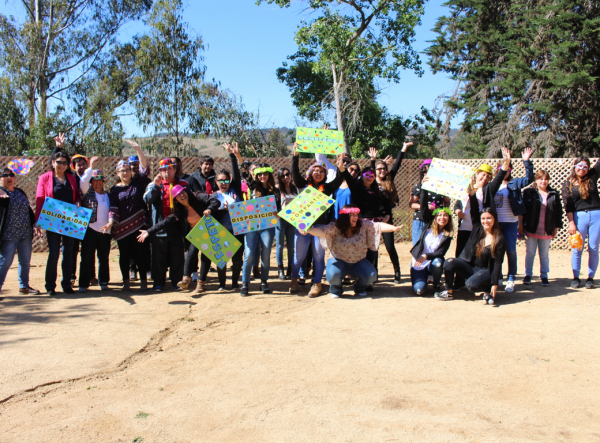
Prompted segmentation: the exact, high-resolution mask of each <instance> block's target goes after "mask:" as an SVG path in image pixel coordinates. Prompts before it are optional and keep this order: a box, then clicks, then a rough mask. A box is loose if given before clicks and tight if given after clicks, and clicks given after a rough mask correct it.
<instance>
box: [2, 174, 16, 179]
mask: <svg viewBox="0 0 600 443" xmlns="http://www.w3.org/2000/svg"><path fill="white" fill-rule="evenodd" d="M14 176H15V174H2V175H0V177H2V178H10V177H14Z"/></svg>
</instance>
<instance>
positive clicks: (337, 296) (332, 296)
mask: <svg viewBox="0 0 600 443" xmlns="http://www.w3.org/2000/svg"><path fill="white" fill-rule="evenodd" d="M330 294H331V298H340V296H339V295H337V294H334V293H332V292H330Z"/></svg>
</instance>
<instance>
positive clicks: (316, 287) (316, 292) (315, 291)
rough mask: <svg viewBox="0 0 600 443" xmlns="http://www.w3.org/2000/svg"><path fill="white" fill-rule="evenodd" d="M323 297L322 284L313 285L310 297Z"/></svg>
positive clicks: (309, 293)
mask: <svg viewBox="0 0 600 443" xmlns="http://www.w3.org/2000/svg"><path fill="white" fill-rule="evenodd" d="M319 295H321V283H313V285H312V287H311V288H310V291H309V292H308V296H309V297H310V298H315V297H318V296H319Z"/></svg>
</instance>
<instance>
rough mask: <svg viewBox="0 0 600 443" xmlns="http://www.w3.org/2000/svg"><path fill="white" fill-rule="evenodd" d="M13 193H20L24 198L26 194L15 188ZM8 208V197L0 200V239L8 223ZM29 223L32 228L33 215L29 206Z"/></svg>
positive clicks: (0, 187)
mask: <svg viewBox="0 0 600 443" xmlns="http://www.w3.org/2000/svg"><path fill="white" fill-rule="evenodd" d="M0 189H2V190H3V191H4V192H6V194H8V190H6V189H5V188H3V187H2V186H0ZM15 191H18V192H22V193H23V194H24V195H25V197H27V194H25V191H23V190H22V189H21V188H17V187H15ZM27 200H29V199H27ZM9 206H10V197H6V198H0V238H1V237H2V234H4V228H5V227H6V223H7V222H8V207H9ZM29 222H30V223H31V227H32V228H33V226H34V224H35V214H34V213H33V209H31V206H29Z"/></svg>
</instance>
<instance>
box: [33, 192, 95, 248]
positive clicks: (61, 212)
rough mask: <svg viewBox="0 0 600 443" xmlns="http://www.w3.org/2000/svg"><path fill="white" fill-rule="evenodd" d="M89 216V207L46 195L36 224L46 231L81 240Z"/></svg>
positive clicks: (90, 211)
mask: <svg viewBox="0 0 600 443" xmlns="http://www.w3.org/2000/svg"><path fill="white" fill-rule="evenodd" d="M91 216H92V210H91V209H88V208H78V207H77V206H76V205H72V204H71V203H65V202H61V201H60V200H56V199H53V198H51V197H46V200H45V201H44V206H42V212H40V218H39V219H38V223H37V224H38V226H40V227H41V228H42V229H45V230H46V231H50V232H56V233H57V234H62V235H66V236H68V237H73V238H77V239H79V240H83V237H84V236H85V231H86V230H87V227H88V224H89V222H90V217H91Z"/></svg>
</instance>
